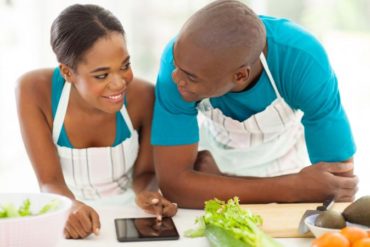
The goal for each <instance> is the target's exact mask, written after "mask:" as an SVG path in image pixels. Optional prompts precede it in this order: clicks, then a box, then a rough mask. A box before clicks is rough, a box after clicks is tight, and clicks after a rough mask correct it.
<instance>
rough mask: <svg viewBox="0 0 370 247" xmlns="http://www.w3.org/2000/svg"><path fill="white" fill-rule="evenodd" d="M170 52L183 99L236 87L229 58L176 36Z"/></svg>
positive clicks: (226, 91) (192, 98)
mask: <svg viewBox="0 0 370 247" xmlns="http://www.w3.org/2000/svg"><path fill="white" fill-rule="evenodd" d="M173 56H174V63H175V70H174V71H173V72H172V78H173V80H174V82H175V83H176V85H177V88H178V90H179V93H180V94H181V96H182V98H183V99H184V100H185V101H188V102H194V101H200V100H202V99H204V98H210V97H218V96H222V95H224V94H226V93H228V92H230V91H231V90H232V89H233V88H234V87H235V83H234V82H233V73H232V72H233V70H232V69H231V68H230V67H231V66H230V63H229V61H227V60H228V59H222V58H220V57H217V56H216V55H215V54H212V52H210V51H208V50H206V49H201V48H199V47H197V46H196V45H194V44H193V43H192V41H191V39H189V38H182V37H179V39H178V40H177V41H176V43H175V46H174V54H173Z"/></svg>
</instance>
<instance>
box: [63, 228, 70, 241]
mask: <svg viewBox="0 0 370 247" xmlns="http://www.w3.org/2000/svg"><path fill="white" fill-rule="evenodd" d="M63 233H64V238H66V239H70V238H71V235H70V234H69V232H68V230H67V228H66V227H64V231H63Z"/></svg>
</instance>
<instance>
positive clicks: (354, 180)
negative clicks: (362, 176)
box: [337, 176, 358, 189]
mask: <svg viewBox="0 0 370 247" xmlns="http://www.w3.org/2000/svg"><path fill="white" fill-rule="evenodd" d="M337 178H338V187H340V188H341V189H355V188H357V186H358V177H357V176H354V177H337Z"/></svg>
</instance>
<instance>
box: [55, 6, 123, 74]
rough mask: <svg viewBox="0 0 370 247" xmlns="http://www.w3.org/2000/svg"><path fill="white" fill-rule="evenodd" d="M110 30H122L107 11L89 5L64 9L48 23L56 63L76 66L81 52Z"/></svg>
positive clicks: (80, 58)
mask: <svg viewBox="0 0 370 247" xmlns="http://www.w3.org/2000/svg"><path fill="white" fill-rule="evenodd" d="M110 32H119V33H121V34H122V36H124V34H125V31H124V29H123V27H122V24H121V23H120V21H119V20H118V19H117V18H116V17H115V16H114V15H113V14H112V13H111V12H110V11H108V10H106V9H104V8H102V7H99V6H97V5H92V4H86V5H81V4H75V5H72V6H69V7H67V8H66V9H64V10H63V11H62V12H61V13H60V14H59V16H58V17H57V18H56V19H55V20H54V22H53V24H52V25H51V37H50V43H51V47H52V48H53V51H54V53H55V54H56V57H57V59H58V62H59V63H63V64H66V65H68V66H69V67H71V68H72V69H73V70H75V69H76V67H77V64H78V63H79V62H81V60H82V58H83V55H84V53H85V52H86V51H87V50H88V49H89V48H91V47H92V46H93V45H94V43H95V42H96V41H97V40H98V39H100V38H102V37H104V36H106V35H108V34H109V33H110Z"/></svg>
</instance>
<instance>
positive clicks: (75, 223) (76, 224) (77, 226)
mask: <svg viewBox="0 0 370 247" xmlns="http://www.w3.org/2000/svg"><path fill="white" fill-rule="evenodd" d="M69 225H70V229H73V230H74V231H75V232H76V233H77V234H78V236H79V237H81V238H84V237H86V236H87V235H89V234H90V233H91V228H90V230H89V231H85V230H84V227H83V225H82V224H81V222H80V220H79V217H78V216H77V215H76V214H75V213H72V215H71V220H70V221H69Z"/></svg>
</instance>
